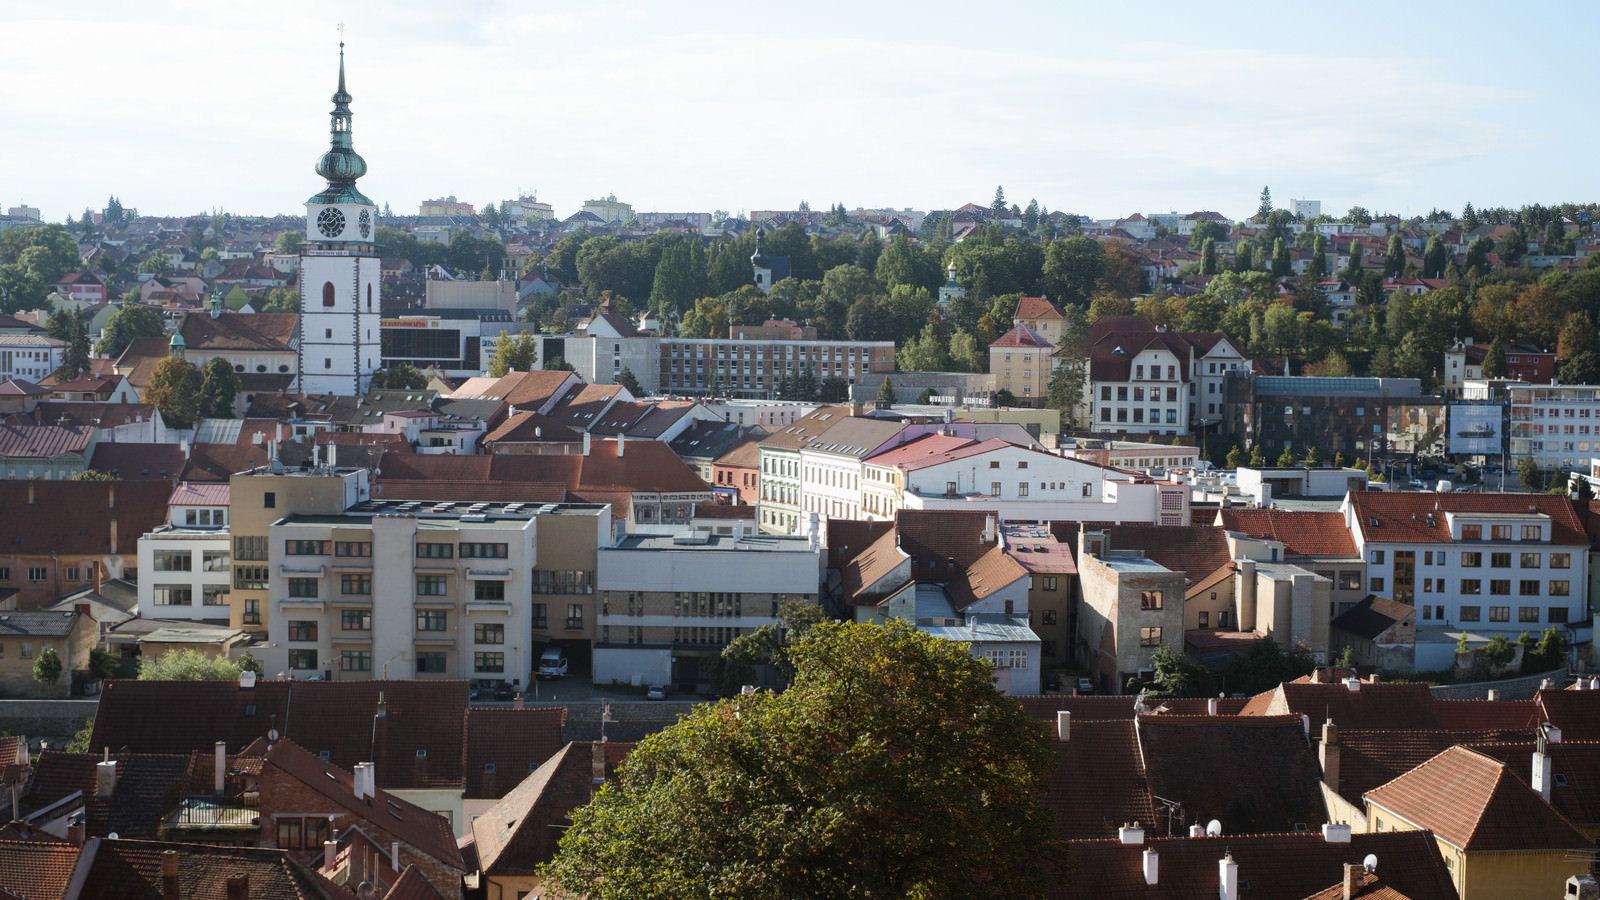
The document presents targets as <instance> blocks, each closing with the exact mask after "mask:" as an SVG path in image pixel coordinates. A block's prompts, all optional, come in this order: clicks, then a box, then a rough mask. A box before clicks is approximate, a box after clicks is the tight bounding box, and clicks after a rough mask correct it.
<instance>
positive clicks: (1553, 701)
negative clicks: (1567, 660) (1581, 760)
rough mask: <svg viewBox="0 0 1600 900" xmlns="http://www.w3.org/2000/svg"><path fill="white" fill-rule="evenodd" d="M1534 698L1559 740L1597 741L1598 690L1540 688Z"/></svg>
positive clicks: (1599, 729) (1599, 725) (1599, 735)
mask: <svg viewBox="0 0 1600 900" xmlns="http://www.w3.org/2000/svg"><path fill="white" fill-rule="evenodd" d="M1534 700H1535V701H1537V702H1538V704H1539V709H1540V711H1541V712H1543V713H1544V721H1547V722H1550V723H1551V724H1553V725H1555V726H1556V727H1558V728H1560V729H1561V738H1562V740H1567V741H1600V691H1540V692H1539V693H1538V694H1536V695H1534Z"/></svg>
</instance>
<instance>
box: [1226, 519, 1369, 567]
mask: <svg viewBox="0 0 1600 900" xmlns="http://www.w3.org/2000/svg"><path fill="white" fill-rule="evenodd" d="M1217 524H1219V525H1221V526H1222V527H1224V528H1226V529H1228V530H1229V531H1236V532H1239V533H1241V534H1247V535H1250V536H1251V537H1258V538H1268V539H1270V540H1274V541H1278V542H1280V543H1282V544H1283V545H1284V547H1285V548H1286V549H1287V550H1288V553H1289V555H1290V556H1306V557H1317V558H1339V559H1358V558H1360V556H1361V554H1360V552H1359V551H1357V550H1356V542H1355V539H1354V538H1353V537H1352V536H1351V534H1350V529H1349V527H1348V526H1346V525H1345V522H1344V515H1343V514H1341V513H1338V512H1315V511H1300V510H1283V509H1224V510H1220V511H1219V512H1218V513H1217Z"/></svg>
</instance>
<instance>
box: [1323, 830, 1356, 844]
mask: <svg viewBox="0 0 1600 900" xmlns="http://www.w3.org/2000/svg"><path fill="white" fill-rule="evenodd" d="M1322 839H1323V840H1324V841H1327V842H1328V843H1330V844H1348V843H1350V826H1349V825H1324V826H1322Z"/></svg>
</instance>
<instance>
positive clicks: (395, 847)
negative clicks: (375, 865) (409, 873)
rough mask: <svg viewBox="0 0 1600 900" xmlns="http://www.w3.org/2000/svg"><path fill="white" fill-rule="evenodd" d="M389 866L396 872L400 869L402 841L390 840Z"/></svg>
mask: <svg viewBox="0 0 1600 900" xmlns="http://www.w3.org/2000/svg"><path fill="white" fill-rule="evenodd" d="M389 867H390V868H392V869H394V870H395V871H396V872H398V871H400V842H399V841H390V842H389Z"/></svg>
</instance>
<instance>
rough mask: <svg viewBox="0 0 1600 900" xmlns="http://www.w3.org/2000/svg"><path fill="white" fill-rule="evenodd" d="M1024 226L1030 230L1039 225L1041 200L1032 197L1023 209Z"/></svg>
mask: <svg viewBox="0 0 1600 900" xmlns="http://www.w3.org/2000/svg"><path fill="white" fill-rule="evenodd" d="M1022 227H1023V228H1026V229H1028V230H1029V231H1032V230H1034V229H1035V228H1038V227H1039V201H1038V200H1033V199H1030V200H1029V201H1028V205H1027V206H1026V207H1024V208H1023V210H1022Z"/></svg>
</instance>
